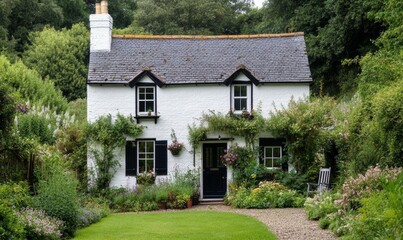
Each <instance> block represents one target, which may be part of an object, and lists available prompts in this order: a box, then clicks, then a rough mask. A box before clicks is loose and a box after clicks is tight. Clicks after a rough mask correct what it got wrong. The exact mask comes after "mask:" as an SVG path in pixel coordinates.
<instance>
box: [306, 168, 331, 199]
mask: <svg viewBox="0 0 403 240" xmlns="http://www.w3.org/2000/svg"><path fill="white" fill-rule="evenodd" d="M330 169H331V168H321V169H320V171H319V179H318V183H307V184H308V190H307V192H306V196H307V197H308V196H309V193H321V192H324V191H327V190H328V189H329V183H330Z"/></svg>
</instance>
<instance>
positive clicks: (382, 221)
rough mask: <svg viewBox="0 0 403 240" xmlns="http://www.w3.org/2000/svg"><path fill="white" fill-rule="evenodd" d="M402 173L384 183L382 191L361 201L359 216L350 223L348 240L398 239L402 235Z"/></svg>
mask: <svg viewBox="0 0 403 240" xmlns="http://www.w3.org/2000/svg"><path fill="white" fill-rule="evenodd" d="M402 187H403V172H401V173H400V174H399V175H398V176H397V177H396V179H395V180H393V181H390V182H386V183H384V186H383V189H384V190H383V191H381V192H380V193H379V192H374V193H373V194H371V196H369V197H368V198H365V199H362V201H361V202H362V208H361V209H360V212H361V215H359V216H358V218H356V220H355V221H353V223H352V227H351V232H350V233H349V234H348V239H369V238H378V239H399V238H400V237H401V236H402V235H403V225H402V216H403V194H402Z"/></svg>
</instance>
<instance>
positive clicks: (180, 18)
mask: <svg viewBox="0 0 403 240" xmlns="http://www.w3.org/2000/svg"><path fill="white" fill-rule="evenodd" d="M232 2H235V4H233V3H232ZM245 5H247V1H242V0H238V1H228V0H219V1H216V0H205V1H191V0H180V1H158V0H150V1H148V0H140V1H138V5H137V7H138V8H137V10H136V11H135V12H134V22H135V25H136V26H139V27H142V28H144V29H145V31H146V32H150V33H151V34H229V33H235V32H236V31H237V29H236V28H237V26H236V25H235V23H236V16H237V15H238V14H239V12H241V11H242V10H244V9H245Z"/></svg>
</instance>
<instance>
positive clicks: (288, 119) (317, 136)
mask: <svg viewBox="0 0 403 240" xmlns="http://www.w3.org/2000/svg"><path fill="white" fill-rule="evenodd" d="M334 108H335V101H334V100H332V99H330V98H324V99H313V100H312V101H307V100H305V101H298V102H296V101H293V100H292V101H291V102H290V103H289V105H288V108H287V109H284V108H283V109H281V110H276V111H275V112H272V113H271V114H270V115H271V116H270V119H269V120H268V122H267V127H266V128H267V131H269V132H271V133H272V134H273V135H274V136H275V137H281V138H285V139H286V141H287V142H286V148H287V152H288V154H289V155H291V156H292V158H290V159H289V161H290V162H291V163H292V164H293V165H294V166H295V168H296V170H297V172H298V173H305V172H307V171H308V169H310V168H311V167H312V166H315V165H316V166H318V165H319V166H320V165H321V164H323V163H321V162H320V160H321V159H320V158H319V157H318V155H317V154H318V153H319V152H320V150H321V149H323V143H324V140H325V137H326V130H325V129H326V128H329V127H331V126H332V125H333V121H332V116H331V111H332V110H333V109H334Z"/></svg>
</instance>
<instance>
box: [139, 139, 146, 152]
mask: <svg viewBox="0 0 403 240" xmlns="http://www.w3.org/2000/svg"><path fill="white" fill-rule="evenodd" d="M145 151H146V142H143V141H139V152H145Z"/></svg>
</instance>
